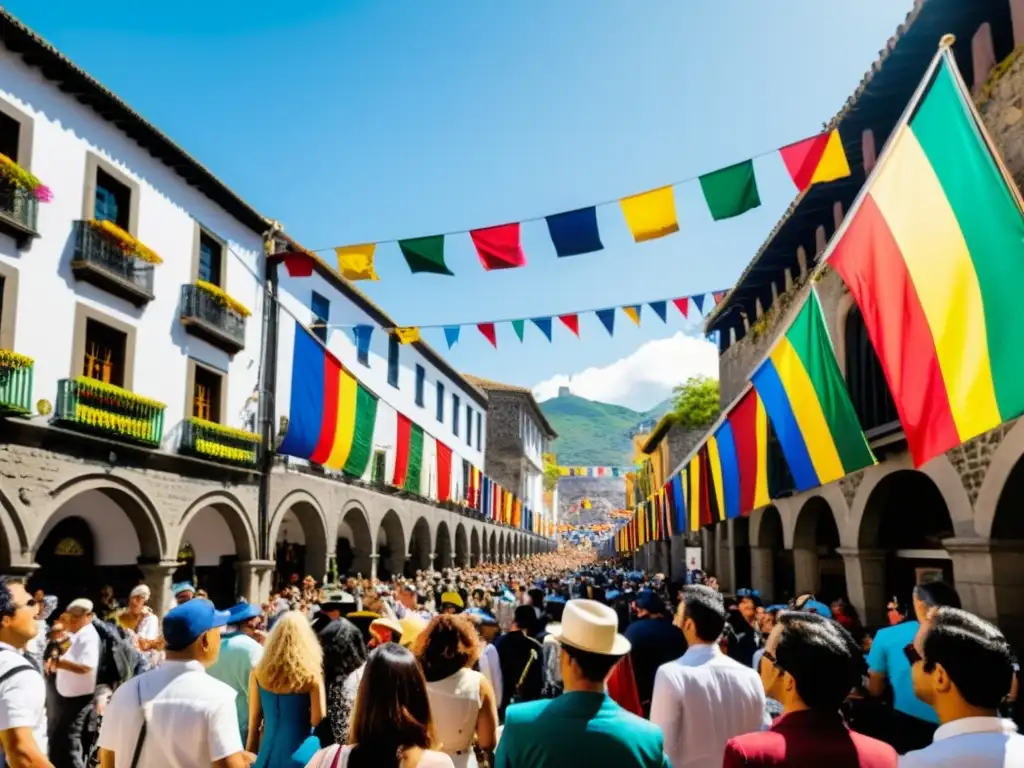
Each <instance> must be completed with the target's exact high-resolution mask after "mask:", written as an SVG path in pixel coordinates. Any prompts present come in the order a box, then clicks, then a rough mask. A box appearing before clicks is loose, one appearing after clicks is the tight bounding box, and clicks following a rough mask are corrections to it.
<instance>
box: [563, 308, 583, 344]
mask: <svg viewBox="0 0 1024 768" xmlns="http://www.w3.org/2000/svg"><path fill="white" fill-rule="evenodd" d="M558 319H559V320H561V321H562V324H563V325H564V326H565V327H566V328H568V329H569V330H570V331H572V332H573V333H574V334H576V337H577V338H579V335H580V317H579V315H577V314H576V313H575V312H573V313H572V314H570V315H559V316H558Z"/></svg>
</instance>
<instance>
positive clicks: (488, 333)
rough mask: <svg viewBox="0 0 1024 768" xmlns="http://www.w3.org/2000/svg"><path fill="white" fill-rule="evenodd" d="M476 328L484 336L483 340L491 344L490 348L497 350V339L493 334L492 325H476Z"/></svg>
mask: <svg viewBox="0 0 1024 768" xmlns="http://www.w3.org/2000/svg"><path fill="white" fill-rule="evenodd" d="M476 327H477V328H478V329H479V330H480V333H482V334H483V335H484V338H485V339H487V340H488V341H489V342H491V346H492V347H494V348H495V349H497V348H498V337H497V335H496V334H495V333H494V323H477V325H476Z"/></svg>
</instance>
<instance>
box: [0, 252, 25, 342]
mask: <svg viewBox="0 0 1024 768" xmlns="http://www.w3.org/2000/svg"><path fill="white" fill-rule="evenodd" d="M20 274H21V273H20V272H19V270H18V268H17V267H15V266H13V265H11V264H4V263H0V279H2V281H3V287H2V289H0V290H2V291H3V294H2V298H0V349H10V350H14V341H15V338H16V335H15V330H16V327H17V323H18V277H19V275H20Z"/></svg>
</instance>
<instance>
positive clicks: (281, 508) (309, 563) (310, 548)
mask: <svg viewBox="0 0 1024 768" xmlns="http://www.w3.org/2000/svg"><path fill="white" fill-rule="evenodd" d="M286 522H287V523H288V525H286ZM328 530H329V529H328V525H327V516H326V514H325V513H324V510H323V507H321V506H320V502H319V501H317V500H316V498H315V497H314V496H313V495H312V494H311V493H309V492H308V491H304V490H301V489H297V490H294V491H291V492H289V493H288V494H286V495H285V497H284V498H283V499H281V501H279V502H278V504H277V507H275V509H274V511H273V513H272V514H271V515H270V527H269V536H268V541H269V543H270V547H271V555H272V557H273V558H274V559H275V561H276V563H277V571H278V578H279V579H284V578H287V577H288V576H289V575H290V573H292V572H294V573H301V574H302V575H305V574H309V575H311V576H313V577H314V578H315V579H317V581H320V580H321V579H323V578H324V576H325V575H326V573H327V554H328V537H329V534H328ZM285 533H287V534H288V536H284V537H283V536H282V534H285ZM300 536H301V542H298V541H297V539H298V538H299V537H300ZM288 537H294V538H295V539H296V541H295V542H291V541H279V539H280V538H288ZM300 548H301V550H300ZM299 551H302V552H305V556H304V557H300V556H298V554H297V553H298V552H299ZM286 571H287V573H286Z"/></svg>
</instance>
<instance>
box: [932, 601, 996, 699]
mask: <svg viewBox="0 0 1024 768" xmlns="http://www.w3.org/2000/svg"><path fill="white" fill-rule="evenodd" d="M922 647H923V650H924V653H923V654H922V656H923V657H924V668H925V670H926V671H928V672H931V671H932V670H934V669H935V665H936V664H941V665H942V668H943V669H945V670H946V674H947V675H949V679H950V680H952V681H953V684H954V685H956V687H957V690H958V691H959V692H960V695H961V696H963V698H964V701H966V702H967V703H968V704H970V705H971V706H974V707H980V708H982V709H997V708H998V707H999V705H1000V704H1001V703H1002V701H1003V699H1004V698H1005V697H1006V694H1007V693H1009V692H1010V684H1011V683H1012V681H1013V654H1012V653H1011V652H1010V645H1009V643H1007V642H1006V638H1005V637H1004V636H1003V633H1002V632H1000V631H999V630H998V629H996V628H995V627H994V626H993V625H992V624H989V623H988V622H987V621H985V620H984V619H979V618H978V617H977V616H975V615H974V614H971V613H968V612H967V611H962V610H960V609H959V608H950V607H948V606H943V607H940V608H939V609H938V610H937V611H936V612H935V615H934V616H933V617H932V619H931V624H930V626H929V627H928V632H927V634H926V635H925V636H924V642H923V644H922Z"/></svg>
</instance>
